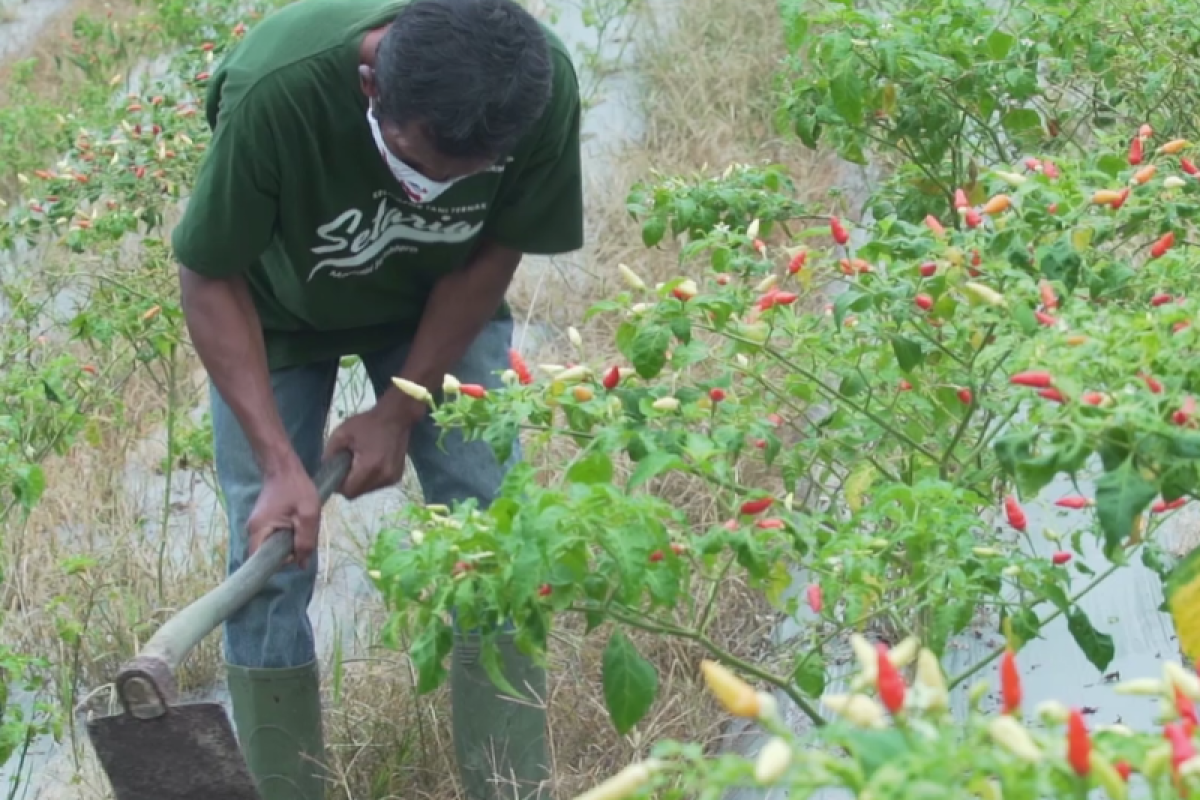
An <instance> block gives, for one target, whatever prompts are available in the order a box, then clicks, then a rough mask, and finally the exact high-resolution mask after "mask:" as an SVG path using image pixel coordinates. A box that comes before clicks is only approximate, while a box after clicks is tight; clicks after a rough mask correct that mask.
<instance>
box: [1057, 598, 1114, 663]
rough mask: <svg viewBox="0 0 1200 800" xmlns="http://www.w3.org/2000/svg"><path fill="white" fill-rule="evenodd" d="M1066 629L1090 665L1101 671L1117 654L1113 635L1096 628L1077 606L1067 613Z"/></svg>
mask: <svg viewBox="0 0 1200 800" xmlns="http://www.w3.org/2000/svg"><path fill="white" fill-rule="evenodd" d="M1067 630H1068V631H1070V632H1071V636H1072V638H1074V639H1075V644H1077V645H1079V649H1080V650H1082V651H1083V654H1084V655H1085V656H1087V660H1088V661H1090V662H1091V663H1092V666H1094V667H1095V668H1096V669H1098V670H1100V671H1101V672H1103V671H1104V670H1106V669H1108V665H1109V664H1111V663H1112V661H1113V658H1115V657H1116V655H1117V648H1116V646H1115V645H1114V644H1113V637H1111V636H1109V635H1108V634H1107V633H1101V632H1100V631H1098V630H1096V628H1095V626H1093V625H1092V621H1091V620H1090V619H1088V615H1087V614H1086V613H1085V612H1084V610H1083V609H1082V608H1079V607H1078V606H1076V607H1075V608H1073V609H1072V610H1071V613H1070V614H1068V615H1067Z"/></svg>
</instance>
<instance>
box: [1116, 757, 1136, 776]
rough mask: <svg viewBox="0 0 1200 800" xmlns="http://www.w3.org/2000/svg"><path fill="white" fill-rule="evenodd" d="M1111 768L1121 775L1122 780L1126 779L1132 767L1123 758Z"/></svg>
mask: <svg viewBox="0 0 1200 800" xmlns="http://www.w3.org/2000/svg"><path fill="white" fill-rule="evenodd" d="M1113 769H1115V770H1116V771H1117V774H1118V775H1120V776H1121V780H1123V781H1128V780H1129V776H1130V775H1132V774H1133V767H1132V766H1131V765H1130V763H1129V762H1128V761H1126V760H1124V759H1121V760H1120V761H1118V762H1116V763H1115V764H1113Z"/></svg>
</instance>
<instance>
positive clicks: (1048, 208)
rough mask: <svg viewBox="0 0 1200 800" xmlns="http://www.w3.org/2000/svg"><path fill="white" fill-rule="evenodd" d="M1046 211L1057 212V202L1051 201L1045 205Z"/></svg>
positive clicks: (1048, 212) (1049, 212)
mask: <svg viewBox="0 0 1200 800" xmlns="http://www.w3.org/2000/svg"><path fill="white" fill-rule="evenodd" d="M1046 213H1047V214H1051V215H1053V214H1057V213H1058V203H1051V204H1050V205H1048V206H1046Z"/></svg>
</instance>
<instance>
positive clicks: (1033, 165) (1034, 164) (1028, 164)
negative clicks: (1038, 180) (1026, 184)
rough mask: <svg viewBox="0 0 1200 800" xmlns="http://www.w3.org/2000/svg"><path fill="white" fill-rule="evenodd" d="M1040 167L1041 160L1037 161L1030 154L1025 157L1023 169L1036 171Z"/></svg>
mask: <svg viewBox="0 0 1200 800" xmlns="http://www.w3.org/2000/svg"><path fill="white" fill-rule="evenodd" d="M1041 167H1042V162H1040V161H1038V160H1037V159H1036V158H1034V157H1033V156H1030V157H1029V158H1027V159H1025V169H1027V170H1030V171H1031V172H1037V171H1038V170H1040V169H1041Z"/></svg>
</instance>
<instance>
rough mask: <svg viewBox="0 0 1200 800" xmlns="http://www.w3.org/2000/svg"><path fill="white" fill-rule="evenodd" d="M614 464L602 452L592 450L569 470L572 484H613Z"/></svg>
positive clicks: (568, 477)
mask: <svg viewBox="0 0 1200 800" xmlns="http://www.w3.org/2000/svg"><path fill="white" fill-rule="evenodd" d="M612 479H613V463H612V459H610V458H609V457H608V454H607V453H605V452H604V451H602V450H592V451H591V452H589V453H588V454H587V455H585V456H584V457H583V458H581V459H579V460H578V461H576V462H575V463H574V464H572V465H571V468H570V469H568V470H567V480H569V481H570V482H571V483H612Z"/></svg>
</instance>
